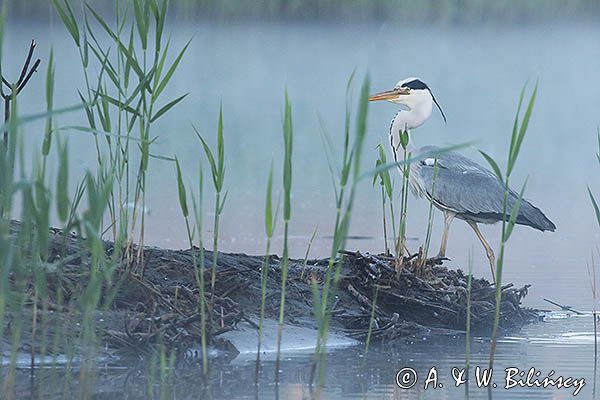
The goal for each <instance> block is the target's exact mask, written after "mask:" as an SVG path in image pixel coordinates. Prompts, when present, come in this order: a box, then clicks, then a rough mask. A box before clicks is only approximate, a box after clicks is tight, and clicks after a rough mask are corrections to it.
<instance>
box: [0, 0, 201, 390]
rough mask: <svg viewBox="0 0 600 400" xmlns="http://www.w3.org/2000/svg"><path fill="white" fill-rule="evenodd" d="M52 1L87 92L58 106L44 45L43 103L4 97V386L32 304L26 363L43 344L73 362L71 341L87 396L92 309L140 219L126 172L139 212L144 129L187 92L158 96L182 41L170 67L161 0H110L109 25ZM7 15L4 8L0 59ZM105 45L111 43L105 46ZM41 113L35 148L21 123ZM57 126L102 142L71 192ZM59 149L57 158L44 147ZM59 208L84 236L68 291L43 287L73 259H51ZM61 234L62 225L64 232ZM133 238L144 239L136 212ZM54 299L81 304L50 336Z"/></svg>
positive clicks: (102, 302)
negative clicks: (78, 119) (111, 243)
mask: <svg viewBox="0 0 600 400" xmlns="http://www.w3.org/2000/svg"><path fill="white" fill-rule="evenodd" d="M53 5H54V7H55V10H56V11H57V13H58V14H59V17H60V19H61V20H62V21H63V23H64V25H65V27H66V28H67V30H68V32H69V34H70V35H71V37H72V38H73V41H74V43H75V45H76V46H77V48H78V50H79V54H80V61H81V64H82V67H83V71H84V77H85V81H86V87H85V89H84V93H81V92H80V93H79V95H80V98H81V101H82V102H81V104H80V105H77V106H73V107H67V108H56V107H55V105H54V76H55V68H56V67H55V61H54V55H53V53H52V52H51V53H50V56H49V58H48V61H47V67H46V87H45V95H46V111H45V112H43V113H39V114H34V115H29V116H21V115H19V113H18V112H17V101H16V100H17V96H16V93H17V92H16V91H15V90H14V87H13V88H11V90H12V92H13V94H12V95H11V97H10V104H11V107H10V110H9V108H8V107H7V108H5V110H7V111H9V112H7V114H6V115H5V123H4V124H2V126H1V127H0V131H1V132H6V133H7V140H6V145H5V146H4V148H3V151H2V152H0V207H1V212H0V265H1V266H2V267H1V268H0V327H1V328H2V329H3V331H5V332H6V331H7V330H6V329H5V328H7V326H6V316H7V315H10V316H11V318H14V321H18V323H14V322H13V323H11V324H10V329H9V330H10V336H11V343H13V351H11V356H10V357H11V360H10V363H9V368H8V374H7V375H6V376H5V379H4V384H3V386H4V388H5V389H6V393H8V397H9V398H10V397H11V393H12V394H14V392H13V390H14V376H15V375H14V371H15V367H16V356H17V354H18V353H17V350H18V345H20V344H19V343H20V340H21V338H22V337H23V335H24V334H25V331H24V330H23V322H24V320H23V319H22V318H20V317H19V315H21V314H22V313H23V312H25V311H28V312H29V310H31V314H28V315H31V317H32V319H31V338H29V339H30V342H31V343H32V348H40V349H41V350H40V352H39V353H34V351H32V353H31V366H32V367H33V365H34V363H35V357H36V356H37V354H40V356H42V357H43V356H44V355H45V354H46V352H47V351H48V350H49V349H50V352H51V354H53V357H54V359H55V360H56V354H59V353H61V352H63V353H64V354H66V356H67V359H68V362H67V369H69V368H70V367H69V366H70V365H71V363H72V360H73V357H74V356H75V354H76V352H81V353H82V357H81V358H82V360H83V362H82V364H81V365H80V367H79V378H78V382H79V387H80V388H81V391H80V393H79V396H80V397H82V398H87V397H89V396H90V390H89V389H90V387H91V386H90V385H91V384H92V383H93V375H92V374H91V371H92V369H93V368H94V366H95V362H94V360H95V359H96V350H95V349H96V348H97V347H96V344H97V337H96V332H97V329H96V328H97V327H96V312H97V310H99V309H101V308H107V307H109V306H110V303H111V301H112V299H113V298H114V297H115V295H116V291H117V290H118V289H119V282H117V283H115V282H113V275H114V272H115V269H116V268H117V266H118V265H119V263H120V261H121V260H120V254H121V247H120V244H124V243H129V240H128V239H127V237H128V236H129V237H131V235H128V230H130V231H131V232H133V231H134V226H135V223H133V222H132V221H135V218H132V219H130V218H129V217H128V210H127V205H126V204H127V202H128V201H129V199H131V198H132V197H131V196H130V195H129V192H130V186H131V185H130V181H129V180H130V178H132V181H134V184H133V189H134V192H136V193H137V194H136V196H134V197H135V203H136V206H135V207H134V213H135V208H136V207H138V204H140V205H141V206H142V207H143V204H144V191H145V188H146V183H145V172H146V170H147V167H148V160H149V158H150V157H152V154H151V153H150V147H149V146H150V144H151V142H153V141H154V140H155V138H154V137H152V138H151V136H150V132H151V129H150V128H151V127H152V125H153V124H154V123H155V122H156V120H158V119H159V118H160V117H162V116H163V115H164V114H165V113H167V112H168V111H169V110H171V109H172V108H173V107H174V106H175V105H176V104H178V103H179V102H180V101H181V100H182V99H183V98H184V96H185V95H184V96H180V97H177V98H175V99H173V100H171V101H167V102H164V103H162V98H160V97H159V96H160V94H161V93H162V92H163V90H164V89H165V88H166V87H167V85H168V83H169V81H170V78H171V77H172V76H173V74H174V72H175V70H176V69H177V66H178V64H179V61H180V60H181V57H182V55H183V53H184V51H185V49H186V48H187V46H186V47H184V48H183V49H182V50H181V52H180V53H179V54H178V55H177V58H176V59H175V60H174V61H173V62H172V63H171V64H170V66H167V65H166V58H167V53H168V47H169V44H168V43H167V44H166V46H165V43H164V39H163V29H164V21H165V17H166V11H167V2H166V1H162V0H161V1H159V0H151V1H147V2H142V1H134V3H133V7H134V12H133V13H127V11H126V10H124V9H122V7H121V5H120V3H119V2H116V7H115V14H116V19H115V21H116V22H115V26H114V28H111V27H109V25H108V24H107V23H106V21H105V20H104V19H103V18H102V17H100V15H99V14H98V13H96V12H95V11H94V10H93V9H92V8H91V7H90V6H88V5H86V6H85V7H84V8H83V17H82V19H81V20H78V19H77V17H76V16H75V13H74V12H73V9H72V7H71V5H70V3H69V2H68V1H64V0H63V1H58V0H55V1H53ZM4 7H6V6H4ZM4 7H3V10H4ZM3 15H4V14H2V18H0V61H2V52H1V48H2V46H1V43H2V37H3V35H2V32H3V30H2V27H3V24H4V18H3ZM94 22H95V23H94ZM98 28H100V29H99V30H98ZM124 32H128V33H129V35H128V36H127V37H128V39H126V40H125V41H123V39H122V37H123V36H122V35H123V34H124ZM134 32H137V34H138V41H136V40H134V35H133V33H134ZM102 33H104V34H105V35H106V36H107V37H108V39H109V42H110V44H109V45H108V46H105V45H101V43H105V40H104V39H100V34H102ZM152 33H153V34H154V43H153V45H152V46H151V45H150V44H149V43H148V42H149V40H148V38H149V37H150V35H151V34H152ZM113 46H114V47H113ZM138 46H141V47H142V52H141V58H138V55H139V54H140V53H139V52H137V51H136V49H137V48H138ZM33 47H34V45H32V49H30V53H31V52H32V51H33ZM109 47H112V48H116V49H117V50H116V51H115V52H110V51H109ZM0 65H1V62H0ZM37 65H39V62H35V63H34V66H35V67H34V68H33V69H35V68H37ZM25 70H27V68H25ZM0 72H1V70H0ZM30 77H31V74H26V75H25V78H26V79H29V78H30ZM92 77H93V78H92ZM80 110H83V111H84V112H85V117H86V119H87V124H88V126H63V127H58V126H56V124H55V121H54V117H55V116H56V115H58V114H63V113H67V112H74V111H80ZM37 120H42V121H44V122H45V126H44V135H43V141H42V145H41V151H39V152H38V151H34V152H33V154H30V153H31V152H30V151H27V150H28V149H26V148H25V147H24V145H23V138H22V135H21V133H22V132H21V129H22V127H23V126H24V125H25V124H27V123H29V122H33V121H37ZM135 130H137V131H138V132H139V133H140V136H139V138H135V137H133V136H132V133H133V132H134V131H135ZM61 131H78V132H88V133H90V134H91V137H92V138H93V140H94V145H95V147H96V152H97V162H98V166H97V169H96V171H93V172H91V171H87V172H85V175H84V177H83V179H81V180H80V181H79V182H80V183H79V184H78V185H77V187H76V189H75V192H74V193H73V194H70V193H69V151H68V145H67V142H66V141H63V140H62V139H61V137H60V135H59V133H60V132H61ZM102 141H104V142H102ZM134 142H135V143H139V150H140V151H139V154H138V159H139V167H138V170H137V172H136V173H132V172H131V171H129V164H130V162H133V161H134V158H133V157H131V156H132V155H133V154H132V153H133V152H132V151H131V149H135V148H136V147H137V146H136V147H134V146H133V145H132V143H134ZM130 146H131V149H130ZM54 152H55V153H56V165H54V164H53V163H54V161H53V157H51V155H52V154H53V153H54ZM29 164H31V165H29ZM52 167H55V168H54V169H55V170H56V171H57V173H56V180H55V181H52V182H51V181H50V176H51V173H49V171H51V168H52ZM17 210H20V212H19V214H18V218H19V220H20V221H21V222H20V226H19V231H17V232H13V233H11V232H10V231H9V226H10V219H11V218H13V217H15V216H16V212H17ZM53 210H55V212H53ZM107 215H109V216H110V221H109V225H108V228H109V229H110V228H112V229H113V238H114V239H115V240H116V242H117V243H116V244H115V247H114V249H115V251H114V252H113V254H112V255H111V256H109V255H107V254H106V252H105V244H104V240H103V236H104V234H105V232H106V231H107V226H106V218H105V217H106V216H107ZM54 216H56V218H57V220H58V221H59V223H60V224H61V226H62V227H63V228H64V232H65V233H67V232H70V231H72V230H74V231H76V232H77V233H79V235H80V236H81V237H84V238H85V240H82V241H81V242H80V243H81V245H82V247H81V250H80V258H81V274H82V275H81V281H80V282H79V283H80V284H81V288H80V289H79V288H73V292H72V293H71V298H70V299H69V301H68V302H67V301H66V300H65V299H64V297H63V294H62V289H61V288H60V287H58V288H56V290H48V289H49V286H48V282H49V280H50V279H53V280H56V279H60V276H61V275H62V274H63V270H62V269H63V267H64V266H65V264H66V262H68V260H62V259H59V260H55V261H53V262H52V263H50V262H49V260H48V253H49V252H48V246H49V235H48V229H49V227H50V221H51V218H52V217H54ZM66 240H67V236H66V235H65V243H66ZM140 244H141V245H143V217H142V223H141V233H140ZM141 245H140V247H139V248H140V249H141V248H142V246H141ZM59 251H60V250H59ZM140 251H141V250H140ZM49 304H53V305H54V306H55V307H58V308H59V309H62V308H63V307H65V309H67V308H68V309H74V310H77V311H76V312H75V313H74V314H73V315H70V314H69V313H67V314H69V315H66V317H65V321H64V322H65V323H64V326H58V327H52V328H55V329H56V330H55V331H54V332H55V335H54V337H53V339H52V342H51V343H47V339H48V337H49V332H50V328H51V327H50V326H49V325H50V323H49V320H48V315H49V311H48V310H49V308H48V305H49ZM75 322H77V326H79V328H78V329H77V330H76V331H74V332H73V331H69V329H70V328H71V327H73V326H75ZM205 337H206V336H205V335H204V334H203V338H205ZM205 341H206V340H205ZM76 343H78V344H76ZM205 347H206V346H204V348H205ZM204 359H206V357H204ZM55 364H56V363H55ZM55 367H56V365H55ZM70 381H71V377H70V373H69V374H67V376H66V378H65V380H64V383H65V385H66V387H67V386H70V383H69V382H70Z"/></svg>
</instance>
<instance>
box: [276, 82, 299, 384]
mask: <svg viewBox="0 0 600 400" xmlns="http://www.w3.org/2000/svg"><path fill="white" fill-rule="evenodd" d="M293 142H294V131H293V123H292V105H291V104H290V101H289V97H288V93H287V90H286V92H285V100H284V108H283V254H282V256H281V299H280V303H279V319H278V321H277V356H276V362H275V380H276V381H277V382H278V378H279V362H280V353H281V338H282V336H283V318H284V316H285V291H286V286H287V277H288V269H289V263H290V259H289V243H288V236H289V225H290V219H291V216H292V199H291V196H292V150H293Z"/></svg>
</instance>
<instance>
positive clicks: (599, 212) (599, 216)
mask: <svg viewBox="0 0 600 400" xmlns="http://www.w3.org/2000/svg"><path fill="white" fill-rule="evenodd" d="M597 142H598V151H597V152H596V160H598V163H599V164H600V128H598V131H597ZM587 191H588V195H589V196H590V201H591V203H592V206H593V208H594V214H595V215H596V222H597V223H598V226H600V208H598V203H597V202H596V198H595V197H594V194H593V193H592V190H591V189H590V187H589V186H588V188H587ZM588 275H589V279H590V285H591V289H592V298H593V300H594V305H593V309H592V317H593V318H594V389H593V392H594V393H596V371H597V369H598V313H597V310H596V301H597V294H598V292H597V289H598V287H597V285H598V281H597V279H596V263H595V261H594V253H593V252H592V262H591V265H588Z"/></svg>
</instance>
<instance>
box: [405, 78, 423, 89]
mask: <svg viewBox="0 0 600 400" xmlns="http://www.w3.org/2000/svg"><path fill="white" fill-rule="evenodd" d="M402 87H406V88H409V89H415V90H418V89H422V90H425V89H428V90H429V86H427V85H426V84H425V82H423V81H421V80H419V79H415V80H412V81H410V82H405V83H403V84H402Z"/></svg>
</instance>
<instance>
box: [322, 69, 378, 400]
mask: <svg viewBox="0 0 600 400" xmlns="http://www.w3.org/2000/svg"><path fill="white" fill-rule="evenodd" d="M352 80H353V76H351V77H350V79H349V81H348V86H347V96H346V97H347V98H348V97H349V96H348V93H349V90H350V87H351V85H352ZM368 96H369V78H368V77H366V78H365V80H364V82H363V84H362V87H361V90H360V98H359V102H358V112H357V118H356V125H355V135H354V139H353V140H351V135H350V115H351V113H350V105H349V103H348V102H347V103H346V114H345V124H344V125H345V127H344V140H343V143H344V145H343V153H342V161H341V168H340V169H339V171H340V173H339V176H338V182H337V183H336V181H335V180H334V181H333V182H334V192H335V197H336V218H335V225H334V231H333V244H332V247H331V253H330V257H329V263H328V265H327V268H326V270H325V277H324V278H323V282H322V284H321V285H319V284H318V283H317V282H316V280H315V279H313V284H312V292H313V312H314V314H315V318H316V320H317V326H318V337H317V343H316V346H315V362H314V363H313V368H312V375H313V377H312V379H313V380H314V379H315V378H317V388H318V390H320V389H321V388H322V386H323V384H324V372H325V370H326V363H325V361H326V358H325V353H324V349H325V347H326V345H327V338H328V335H329V327H330V323H331V312H332V311H333V310H332V307H333V304H332V303H331V299H332V298H335V291H336V290H337V286H338V284H339V281H340V277H341V270H342V266H343V257H342V258H341V259H339V258H338V255H339V252H340V250H342V249H343V248H344V246H345V243H346V237H347V235H348V229H349V226H350V219H351V215H352V209H353V206H354V198H355V193H356V188H357V186H358V183H359V181H360V180H361V178H362V175H361V173H360V165H361V156H362V150H363V144H364V139H365V136H366V124H367V115H368ZM330 170H331V171H333V170H334V169H333V168H332V167H331V166H330ZM315 374H316V376H315Z"/></svg>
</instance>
